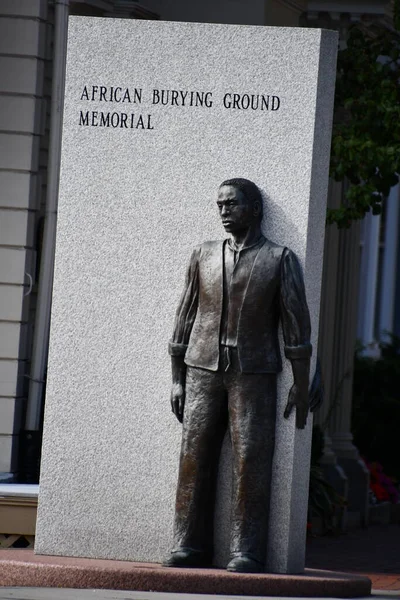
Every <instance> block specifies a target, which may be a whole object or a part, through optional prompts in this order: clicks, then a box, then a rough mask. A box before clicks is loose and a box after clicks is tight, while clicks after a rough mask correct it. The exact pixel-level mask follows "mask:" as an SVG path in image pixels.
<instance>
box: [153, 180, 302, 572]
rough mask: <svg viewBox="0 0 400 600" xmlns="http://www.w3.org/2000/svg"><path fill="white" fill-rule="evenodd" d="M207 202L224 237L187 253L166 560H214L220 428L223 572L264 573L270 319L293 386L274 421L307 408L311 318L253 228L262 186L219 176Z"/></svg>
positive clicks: (292, 272) (274, 361) (288, 263)
mask: <svg viewBox="0 0 400 600" xmlns="http://www.w3.org/2000/svg"><path fill="white" fill-rule="evenodd" d="M217 205H218V209H219V213H220V217H221V220H222V225H223V227H224V228H225V231H226V232H227V233H229V234H230V238H229V239H225V240H222V241H213V242H205V243H204V244H201V245H200V246H199V247H198V248H196V249H195V250H194V251H193V254H192V257H191V259H190V263H189V268H188V271H187V276H186V283H185V289H184V291H183V294H182V297H181V299H180V303H179V307H178V310H177V313H176V319H175V326H174V331H173V336H172V340H171V342H170V344H169V353H170V355H171V360H172V380H173V383H172V393H171V405H172V411H173V413H174V414H175V416H176V417H177V419H178V420H179V421H180V422H183V434H182V449H181V457H180V466H179V479H178V488H177V496H176V513H175V525H174V548H173V550H172V552H171V554H170V556H169V557H168V559H167V560H166V561H165V563H164V564H165V565H166V566H170V567H206V566H211V564H212V555H213V512H214V502H215V485H216V474H217V468H218V457H219V453H220V449H221V443H222V440H223V437H224V433H225V431H226V428H227V425H228V423H229V431H230V437H231V443H232V450H233V495H232V520H231V543H230V551H231V560H230V562H229V564H228V566H227V569H228V570H229V571H235V572H247V573H249V572H262V571H264V569H265V566H264V565H265V554H266V543H267V542H266V540H267V524H268V507H269V496H270V485H271V468H272V458H273V453H274V438H275V420H276V378H277V373H278V372H279V371H280V370H281V369H282V361H281V356H280V350H279V342H278V323H279V320H280V321H281V323H282V329H283V336H284V343H285V347H284V352H285V356H286V357H287V358H288V359H289V360H290V361H291V363H292V370H293V378H294V383H293V386H292V387H291V389H290V392H289V399H288V403H287V405H286V409H285V412H284V416H285V417H286V418H287V417H288V416H289V415H290V413H291V411H292V409H293V407H296V426H297V427H298V428H304V427H305V424H306V419H307V413H308V408H309V403H308V383H309V370H310V356H311V344H310V332H311V328H310V317H309V312H308V308H307V303H306V297H305V290H304V283H303V277H302V272H301V268H300V265H299V263H298V261H297V258H296V257H295V255H294V254H293V252H292V251H291V250H289V249H288V248H284V247H281V246H278V245H276V244H274V243H273V242H270V241H269V240H267V239H266V238H265V237H264V236H263V235H262V232H261V219H262V213H263V204H262V197H261V193H260V190H259V189H258V187H257V186H256V185H255V184H254V183H252V182H251V181H249V180H247V179H231V180H228V181H224V182H223V183H222V184H221V186H220V188H219V192H218V199H217Z"/></svg>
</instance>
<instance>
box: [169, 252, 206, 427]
mask: <svg viewBox="0 0 400 600" xmlns="http://www.w3.org/2000/svg"><path fill="white" fill-rule="evenodd" d="M199 253H200V249H199V248H196V249H195V250H194V251H193V253H192V256H191V259H190V262H189V266H188V269H187V272H186V279H185V287H184V290H183V293H182V295H181V298H180V301H179V305H178V309H177V311H176V316H175V324H174V330H173V334H172V338H171V341H170V343H169V347H168V351H169V354H170V355H171V367H172V390H171V408H172V412H173V413H174V415H175V416H176V418H177V419H178V421H179V422H180V423H182V420H183V412H184V407H185V386H186V364H185V354H186V349H187V346H188V343H189V338H190V333H191V331H192V327H193V323H194V320H195V318H196V313H197V305H198V298H199V281H198V275H199V264H198V259H199Z"/></svg>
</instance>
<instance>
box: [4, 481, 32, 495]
mask: <svg viewBox="0 0 400 600" xmlns="http://www.w3.org/2000/svg"><path fill="white" fill-rule="evenodd" d="M38 495H39V486H38V485H36V484H32V485H30V484H28V483H2V484H0V498H4V497H6V496H13V497H19V498H37V497H38Z"/></svg>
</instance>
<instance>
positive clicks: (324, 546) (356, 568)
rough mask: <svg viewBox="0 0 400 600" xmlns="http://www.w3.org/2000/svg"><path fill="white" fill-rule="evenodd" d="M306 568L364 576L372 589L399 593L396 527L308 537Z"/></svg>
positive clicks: (399, 534) (399, 539)
mask: <svg viewBox="0 0 400 600" xmlns="http://www.w3.org/2000/svg"><path fill="white" fill-rule="evenodd" d="M306 565H307V567H309V568H315V569H331V570H333V571H347V572H354V573H360V574H363V575H367V576H368V577H369V578H370V579H371V580H372V587H373V589H375V590H387V591H399V592H400V525H373V526H371V527H368V528H366V529H358V530H356V531H351V532H348V533H346V534H341V535H339V536H323V537H316V538H309V539H308V541H307V559H306ZM399 597H400V594H399Z"/></svg>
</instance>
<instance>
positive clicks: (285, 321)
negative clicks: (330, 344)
mask: <svg viewBox="0 0 400 600" xmlns="http://www.w3.org/2000/svg"><path fill="white" fill-rule="evenodd" d="M280 305H281V321H282V329H283V339H284V341H285V356H286V358H288V359H290V360H292V359H296V358H309V357H310V356H311V352H312V346H311V343H310V337H311V323H310V313H309V311H308V306H307V300H306V292H305V288H304V281H303V275H302V271H301V267H300V263H299V261H298V260H297V258H296V256H295V254H294V253H293V252H292V251H291V250H289V249H288V248H285V250H284V251H283V255H282V260H281V297H280Z"/></svg>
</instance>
